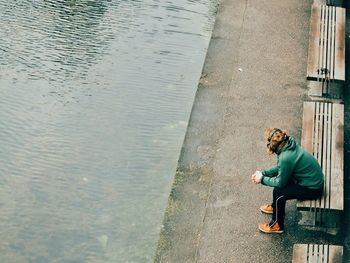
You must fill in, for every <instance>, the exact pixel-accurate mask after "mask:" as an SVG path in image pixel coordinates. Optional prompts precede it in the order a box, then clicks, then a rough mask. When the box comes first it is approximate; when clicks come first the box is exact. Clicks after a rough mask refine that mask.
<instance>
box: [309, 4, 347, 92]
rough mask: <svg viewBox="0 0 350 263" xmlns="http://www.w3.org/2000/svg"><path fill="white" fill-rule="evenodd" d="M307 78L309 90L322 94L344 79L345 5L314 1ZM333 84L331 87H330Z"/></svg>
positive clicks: (337, 87) (341, 84)
mask: <svg viewBox="0 0 350 263" xmlns="http://www.w3.org/2000/svg"><path fill="white" fill-rule="evenodd" d="M307 79H308V80H310V82H311V83H310V84H309V85H310V86H311V94H310V95H313V96H324V95H327V94H328V93H330V91H331V90H332V89H335V90H337V92H336V94H337V93H338V90H339V89H341V88H342V87H343V85H344V81H345V8H341V7H334V6H326V5H318V4H313V5H312V10H311V20H310V33H309V51H308V62H307ZM333 87H334V88H333Z"/></svg>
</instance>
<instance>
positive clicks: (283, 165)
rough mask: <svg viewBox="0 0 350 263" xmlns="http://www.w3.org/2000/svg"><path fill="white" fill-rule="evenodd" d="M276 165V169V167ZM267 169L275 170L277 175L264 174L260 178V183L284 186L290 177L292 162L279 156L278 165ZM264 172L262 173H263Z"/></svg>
mask: <svg viewBox="0 0 350 263" xmlns="http://www.w3.org/2000/svg"><path fill="white" fill-rule="evenodd" d="M276 167H277V169H276ZM276 167H273V168H271V169H269V170H268V171H270V172H271V174H272V172H276V171H277V175H276V176H273V177H269V176H268V175H264V177H263V178H262V180H261V183H262V184H264V185H267V186H271V187H284V186H286V185H287V183H288V181H289V179H290V177H291V176H292V173H293V162H290V161H288V160H285V159H284V158H280V159H279V162H278V165H277V166H276ZM263 174H264V173H263Z"/></svg>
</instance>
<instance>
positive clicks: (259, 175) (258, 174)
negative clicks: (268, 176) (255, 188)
mask: <svg viewBox="0 0 350 263" xmlns="http://www.w3.org/2000/svg"><path fill="white" fill-rule="evenodd" d="M262 177H263V174H262V173H261V172H260V171H256V172H255V173H254V174H253V175H252V182H253V183H254V184H260V183H261V179H262Z"/></svg>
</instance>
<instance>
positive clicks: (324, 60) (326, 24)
mask: <svg viewBox="0 0 350 263" xmlns="http://www.w3.org/2000/svg"><path fill="white" fill-rule="evenodd" d="M322 9H323V16H324V18H323V23H322V24H323V25H322V26H323V30H324V35H323V38H321V41H322V53H323V54H322V64H321V67H320V68H319V69H327V60H328V59H327V55H329V54H327V47H328V46H329V44H330V43H329V42H328V28H329V23H330V21H329V19H328V18H329V8H328V7H327V6H326V5H323V6H322ZM318 76H322V75H321V74H318Z"/></svg>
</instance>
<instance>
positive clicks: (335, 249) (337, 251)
mask: <svg viewBox="0 0 350 263" xmlns="http://www.w3.org/2000/svg"><path fill="white" fill-rule="evenodd" d="M327 262H333V263H342V262H343V247H341V246H329V257H328V261H327Z"/></svg>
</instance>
